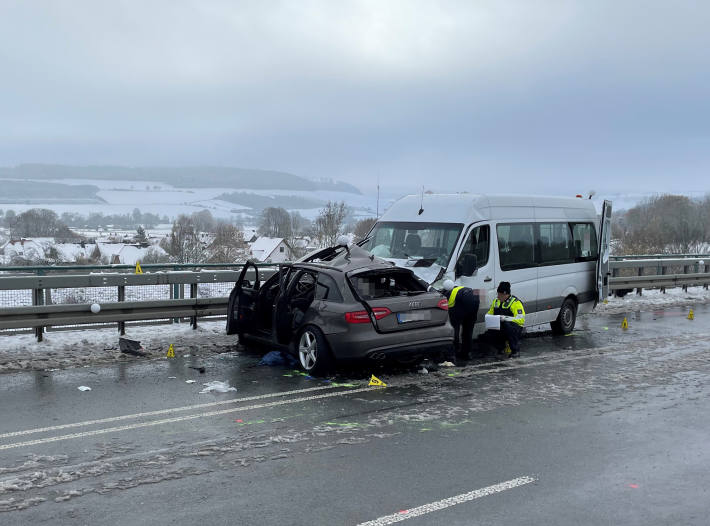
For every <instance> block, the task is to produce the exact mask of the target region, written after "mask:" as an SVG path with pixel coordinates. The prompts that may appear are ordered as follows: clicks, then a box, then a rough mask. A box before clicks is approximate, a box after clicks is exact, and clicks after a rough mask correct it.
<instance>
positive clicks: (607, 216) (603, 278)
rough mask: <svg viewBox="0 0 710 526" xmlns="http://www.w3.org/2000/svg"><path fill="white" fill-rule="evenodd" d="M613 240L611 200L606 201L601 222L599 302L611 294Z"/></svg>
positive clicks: (598, 273)
mask: <svg viewBox="0 0 710 526" xmlns="http://www.w3.org/2000/svg"><path fill="white" fill-rule="evenodd" d="M610 242H611V201H604V204H603V205H602V217H601V221H600V223H599V259H598V260H597V303H600V302H603V301H604V300H605V299H606V298H607V296H609V275H610V272H609V252H610V247H609V245H610Z"/></svg>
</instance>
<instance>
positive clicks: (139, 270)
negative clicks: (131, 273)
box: [136, 261, 143, 274]
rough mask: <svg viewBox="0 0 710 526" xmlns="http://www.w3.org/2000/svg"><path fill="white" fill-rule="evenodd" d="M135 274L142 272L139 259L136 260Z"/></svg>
mask: <svg viewBox="0 0 710 526" xmlns="http://www.w3.org/2000/svg"><path fill="white" fill-rule="evenodd" d="M136 274H143V269H142V268H141V262H140V261H136Z"/></svg>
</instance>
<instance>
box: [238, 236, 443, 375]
mask: <svg viewBox="0 0 710 526" xmlns="http://www.w3.org/2000/svg"><path fill="white" fill-rule="evenodd" d="M250 268H251V269H253V272H254V274H253V276H251V275H250V277H253V278H254V279H253V281H248V280H247V279H246V277H247V273H248V270H249V269H250ZM447 310H448V302H447V300H446V298H445V297H443V296H442V295H441V294H440V293H439V292H437V291H435V290H429V286H428V285H427V284H426V283H425V282H424V281H422V280H420V279H419V278H417V277H416V276H415V274H414V273H413V272H412V271H411V270H409V269H407V268H402V267H396V266H394V265H393V264H392V263H390V262H388V261H385V260H383V259H380V258H377V257H375V256H373V255H372V254H370V253H369V252H368V251H366V250H365V249H363V248H361V247H358V246H355V245H353V246H350V247H348V246H343V245H341V246H337V247H331V248H326V249H323V250H320V251H317V252H315V253H313V254H311V255H309V256H307V257H305V258H304V259H303V260H301V261H299V262H297V263H292V264H285V265H281V266H280V267H279V271H278V272H276V273H275V274H274V275H272V276H271V277H269V278H268V279H267V280H266V281H265V282H263V283H262V282H261V281H260V279H259V269H258V268H257V266H256V265H255V264H253V263H251V262H250V263H247V264H246V265H245V266H244V268H243V270H242V272H241V274H240V276H239V279H238V280H237V282H236V284H235V286H234V289H233V290H232V292H231V294H230V297H229V307H228V317H227V334H238V335H239V339H240V342H243V341H245V340H246V339H255V340H257V341H261V342H262V343H263V342H266V343H269V344H272V345H273V344H277V345H278V346H281V347H282V348H283V349H285V350H288V351H289V352H291V353H292V354H294V355H296V356H297V357H298V359H299V361H300V363H301V366H302V367H303V369H304V370H305V371H307V372H308V373H310V374H313V375H322V374H324V373H326V372H328V371H330V370H331V369H332V368H333V367H334V365H335V364H336V362H343V361H347V360H361V359H371V360H383V359H385V358H393V359H396V360H399V361H402V362H406V363H415V362H417V361H420V360H422V359H423V358H425V357H431V358H433V359H441V358H442V357H443V356H444V355H445V354H446V353H448V352H450V351H451V349H452V345H453V329H452V327H451V325H450V324H449V318H448V312H447Z"/></svg>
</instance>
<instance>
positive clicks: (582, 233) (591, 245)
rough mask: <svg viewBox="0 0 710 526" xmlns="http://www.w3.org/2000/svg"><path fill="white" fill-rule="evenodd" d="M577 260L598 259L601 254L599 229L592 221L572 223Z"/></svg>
mask: <svg viewBox="0 0 710 526" xmlns="http://www.w3.org/2000/svg"><path fill="white" fill-rule="evenodd" d="M570 225H571V226H572V237H573V239H574V257H575V261H596V259H597V257H598V255H599V246H598V245H597V231H596V228H594V225H593V224H592V223H570Z"/></svg>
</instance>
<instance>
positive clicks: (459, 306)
mask: <svg viewBox="0 0 710 526" xmlns="http://www.w3.org/2000/svg"><path fill="white" fill-rule="evenodd" d="M444 295H445V296H446V297H447V298H448V299H449V321H451V325H452V326H453V328H454V352H455V353H456V357H457V358H463V359H468V358H469V354H470V353H471V351H472V350H473V327H474V325H475V324H476V317H477V316H478V307H479V305H480V299H479V297H478V294H477V291H475V290H473V289H470V288H468V287H461V286H458V287H457V286H455V285H454V282H453V281H451V280H450V279H447V280H446V281H444Z"/></svg>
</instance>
